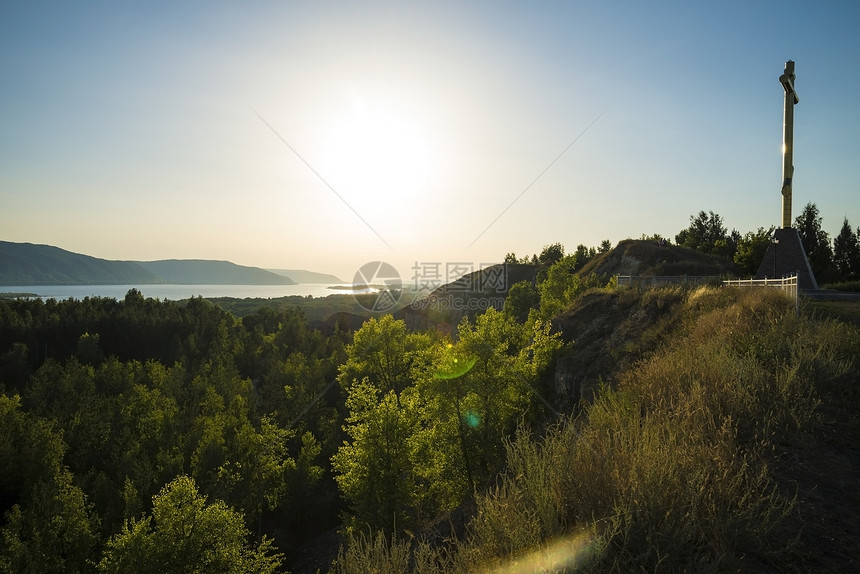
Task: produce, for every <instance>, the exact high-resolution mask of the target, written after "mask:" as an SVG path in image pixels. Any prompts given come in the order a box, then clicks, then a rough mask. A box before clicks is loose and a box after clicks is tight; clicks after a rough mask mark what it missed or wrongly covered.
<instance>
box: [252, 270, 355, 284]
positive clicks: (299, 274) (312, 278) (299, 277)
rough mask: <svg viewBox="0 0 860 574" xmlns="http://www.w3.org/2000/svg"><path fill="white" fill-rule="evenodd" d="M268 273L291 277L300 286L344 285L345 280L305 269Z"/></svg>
mask: <svg viewBox="0 0 860 574" xmlns="http://www.w3.org/2000/svg"><path fill="white" fill-rule="evenodd" d="M266 271H271V272H272V273H275V274H276V275H282V276H284V277H289V278H290V279H292V280H293V281H294V282H296V283H300V284H308V283H316V284H320V283H327V284H331V285H334V284H337V283H344V281H343V280H341V279H339V278H337V277H335V276H334V275H329V274H328V273H317V272H315V271H306V270H304V269H266Z"/></svg>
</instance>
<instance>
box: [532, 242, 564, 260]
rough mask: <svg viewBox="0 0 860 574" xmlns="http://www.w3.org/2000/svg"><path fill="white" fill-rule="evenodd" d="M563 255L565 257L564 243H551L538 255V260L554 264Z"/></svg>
mask: <svg viewBox="0 0 860 574" xmlns="http://www.w3.org/2000/svg"><path fill="white" fill-rule="evenodd" d="M562 257H564V245H562V244H561V243H553V244H551V245H544V247H543V251H541V252H540V256H538V262H539V263H542V264H544V265H552V264H553V263H555V262H556V261H558V260H559V259H561V258H562Z"/></svg>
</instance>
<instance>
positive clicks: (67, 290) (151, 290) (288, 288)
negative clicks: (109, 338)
mask: <svg viewBox="0 0 860 574" xmlns="http://www.w3.org/2000/svg"><path fill="white" fill-rule="evenodd" d="M340 286H341V287H342V286H343V285H340ZM329 287H330V286H329V285H325V284H305V285H18V286H0V293H35V294H36V295H38V296H39V297H41V298H43V299H56V300H58V301H63V300H66V299H70V298H71V299H83V298H84V297H111V298H114V299H122V298H124V297H125V294H126V293H128V290H129V289H137V290H138V291H140V292H141V293H142V294H143V296H144V297H147V298H149V297H152V298H153V299H169V300H171V301H177V300H179V299H188V298H189V297H198V296H200V297H236V298H239V299H244V298H246V297H251V298H262V299H268V298H273V297H286V296H289V295H300V296H302V297H307V296H308V295H310V296H311V297H326V296H328V295H338V294H343V295H348V294H351V293H353V291H352V290H346V289H329ZM356 292H358V293H361V292H365V291H356Z"/></svg>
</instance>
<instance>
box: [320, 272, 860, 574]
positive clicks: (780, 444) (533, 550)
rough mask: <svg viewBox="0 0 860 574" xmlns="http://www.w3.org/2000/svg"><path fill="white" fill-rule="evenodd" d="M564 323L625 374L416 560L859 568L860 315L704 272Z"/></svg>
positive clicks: (590, 304)
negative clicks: (802, 304) (718, 284)
mask: <svg viewBox="0 0 860 574" xmlns="http://www.w3.org/2000/svg"><path fill="white" fill-rule="evenodd" d="M557 322H559V324H560V325H561V326H562V327H564V328H567V329H568V331H566V336H567V337H571V335H573V337H574V338H576V340H577V343H576V344H575V346H574V349H575V352H574V355H573V356H574V357H576V355H577V353H582V355H581V356H580V357H579V358H580V360H581V365H582V367H583V369H584V371H585V376H590V377H593V378H594V379H596V378H598V377H603V378H604V379H605V380H610V381H614V386H613V389H611V390H609V389H607V390H604V391H602V392H601V393H598V395H597V398H596V399H595V400H594V402H593V403H591V404H590V405H588V406H587V407H586V408H585V411H584V413H583V414H582V415H581V416H579V417H574V418H570V419H568V420H567V421H566V422H564V423H563V424H561V425H559V426H557V427H553V428H550V429H549V431H548V432H547V433H546V434H545V436H543V437H542V438H536V437H531V436H529V435H527V434H524V435H522V436H521V437H518V438H517V440H515V441H514V442H513V443H512V444H511V445H510V446H509V448H508V451H509V452H508V465H509V471H508V472H507V473H506V474H505V475H503V476H502V477H500V481H499V487H498V488H497V489H496V490H494V491H492V492H489V493H486V494H484V495H482V496H480V497H479V500H478V511H477V513H476V514H475V516H474V517H473V519H472V522H471V525H470V529H469V535H468V536H467V537H466V538H465V540H462V541H461V543H460V544H459V545H457V546H455V547H454V548H453V549H452V548H450V547H449V548H448V550H445V551H440V550H439V549H438V548H437V549H434V548H432V547H428V546H420V545H416V546H413V548H412V550H413V551H414V554H413V559H414V560H415V562H414V564H421V563H422V562H426V561H435V563H436V564H437V566H434V567H432V568H428V569H427V570H422V571H427V572H434V571H446V572H465V571H482V570H487V571H490V570H493V569H498V568H503V567H508V566H509V565H510V560H511V558H512V557H514V558H515V562H516V563H518V564H519V565H520V566H521V567H526V568H529V570H523V571H532V570H535V569H538V568H541V567H547V566H548V565H550V564H552V561H553V559H554V557H555V558H558V557H562V558H563V563H564V564H565V565H566V566H571V565H573V564H578V565H579V567H580V568H579V570H584V571H595V572H602V571H617V572H624V571H631V570H637V569H644V570H649V571H650V570H659V571H681V570H688V571H724V570H731V571H735V570H743V571H754V572H771V571H810V570H816V571H818V570H820V571H852V570H856V566H857V564H856V563H855V558H854V557H855V556H857V555H858V553H860V547H858V542H857V541H856V536H855V534H856V532H857V531H860V519H858V509H860V489H858V488H857V487H858V486H860V484H858V479H857V472H856V469H857V468H858V464H860V456H858V450H857V447H856V444H857V439H858V438H860V433H858V424H857V419H856V414H855V413H856V412H857V407H858V406H860V405H858V403H860V400H858V393H857V391H856V388H857V383H858V382H859V381H858V366H857V364H856V363H855V361H856V357H857V356H860V342H858V333H857V331H856V329H854V328H853V327H852V326H850V325H847V324H845V323H842V322H838V321H834V320H830V319H826V320H825V319H818V318H813V317H810V316H809V315H805V316H801V317H796V316H795V315H794V312H793V307H792V306H791V305H790V304H789V303H788V302H787V301H785V300H784V299H783V298H782V297H781V296H779V295H778V294H777V293H772V292H764V291H754V290H743V291H738V290H734V289H725V288H705V287H703V288H699V289H695V290H683V289H680V288H666V289H660V290H653V291H632V290H631V291H629V292H618V293H606V292H597V291H592V292H589V293H587V294H586V295H585V296H583V297H582V298H581V299H580V300H579V301H577V302H576V303H575V304H574V306H573V307H572V308H571V309H569V310H568V311H567V312H566V313H565V314H563V315H562V316H561V317H559V318H557ZM570 331H574V332H575V333H573V334H571V333H570ZM408 546H410V543H395V544H389V545H387V546H385V547H381V546H380V544H378V543H376V544H374V543H373V542H372V541H365V543H364V544H360V543H355V544H353V545H352V546H351V547H350V548H349V550H348V551H347V552H346V553H344V554H343V555H342V556H341V563H340V564H339V566H338V568H339V570H336V571H344V572H345V571H350V569H352V570H355V569H356V568H359V569H360V568H361V566H362V564H364V565H367V564H369V563H373V564H375V565H379V564H380V562H386V561H389V562H390V563H391V564H392V566H394V567H395V570H396V569H397V568H405V564H404V563H402V562H401V563H399V564H396V560H398V559H402V556H403V550H404V547H408ZM406 555H407V556H408V552H407V553H406ZM398 557H400V558H398ZM440 565H441V566H440ZM392 571H393V570H392ZM568 571H573V569H572V568H571V569H570V570H568Z"/></svg>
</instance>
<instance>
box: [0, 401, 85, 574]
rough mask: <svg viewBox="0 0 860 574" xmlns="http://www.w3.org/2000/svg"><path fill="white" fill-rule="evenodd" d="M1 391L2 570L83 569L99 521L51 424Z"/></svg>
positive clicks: (0, 500)
mask: <svg viewBox="0 0 860 574" xmlns="http://www.w3.org/2000/svg"><path fill="white" fill-rule="evenodd" d="M20 407H21V406H20V401H19V399H18V397H12V398H10V397H7V396H5V395H0V505H2V508H0V512H2V516H3V522H2V526H0V572H83V571H87V562H88V560H90V559H92V558H93V554H92V553H93V550H94V547H95V545H96V542H97V540H98V536H97V531H98V522H97V520H96V518H95V516H94V514H93V513H92V508H91V505H90V504H89V503H88V501H87V498H86V496H85V495H84V493H83V491H82V490H81V489H80V488H78V487H77V486H75V485H74V484H73V483H72V474H71V473H70V472H69V470H68V469H67V468H65V467H64V466H62V457H63V453H64V450H65V445H64V444H63V441H62V438H61V437H60V434H59V433H58V432H56V431H54V429H53V424H52V423H50V422H48V421H45V420H43V419H41V418H39V417H36V416H34V415H32V414H29V413H25V412H23V411H22V410H21V408H20Z"/></svg>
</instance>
